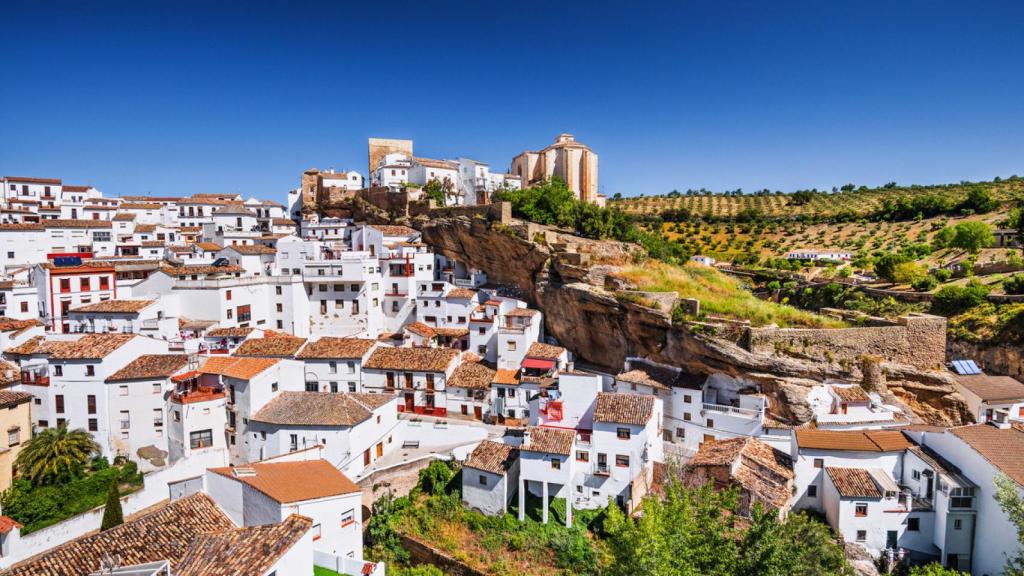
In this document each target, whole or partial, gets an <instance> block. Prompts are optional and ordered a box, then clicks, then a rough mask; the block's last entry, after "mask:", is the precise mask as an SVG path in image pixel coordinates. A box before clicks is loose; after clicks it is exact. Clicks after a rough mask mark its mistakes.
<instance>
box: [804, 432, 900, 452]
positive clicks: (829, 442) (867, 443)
mask: <svg viewBox="0 0 1024 576" xmlns="http://www.w3.org/2000/svg"><path fill="white" fill-rule="evenodd" d="M796 443H797V447H798V448H800V449H811V450H848V451H852V452H900V451H903V450H906V449H907V448H909V447H910V446H911V443H910V441H909V440H907V438H906V436H904V435H903V433H902V432H900V431H898V430H810V429H809V430H797V431H796Z"/></svg>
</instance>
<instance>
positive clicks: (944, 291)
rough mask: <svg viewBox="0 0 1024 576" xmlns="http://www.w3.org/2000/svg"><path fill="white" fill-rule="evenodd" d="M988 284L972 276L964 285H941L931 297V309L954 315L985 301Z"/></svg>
mask: <svg viewBox="0 0 1024 576" xmlns="http://www.w3.org/2000/svg"><path fill="white" fill-rule="evenodd" d="M988 294H989V288H988V286H985V285H984V284H982V283H981V282H978V279H977V278H972V279H971V281H970V282H968V283H967V285H966V286H943V287H942V288H939V291H938V292H936V293H935V298H934V299H932V311H933V312H935V313H937V314H944V315H946V316H955V315H957V314H960V313H961V312H964V311H965V310H969V309H971V308H974V307H975V306H977V305H979V304H981V303H982V302H984V301H985V297H986V296H988Z"/></svg>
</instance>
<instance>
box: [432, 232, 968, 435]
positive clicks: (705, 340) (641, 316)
mask: <svg viewBox="0 0 1024 576" xmlns="http://www.w3.org/2000/svg"><path fill="white" fill-rule="evenodd" d="M414 225H416V226H417V227H419V228H420V230H421V231H422V233H423V240H424V241H425V242H426V243H427V244H429V245H430V246H431V247H432V248H433V249H434V250H435V251H436V252H437V253H440V254H443V255H444V256H446V257H449V258H453V259H456V260H459V261H461V262H464V263H466V264H467V265H468V266H470V267H473V268H477V269H480V270H483V271H484V272H485V273H486V274H487V276H488V279H489V281H491V282H493V283H495V284H500V285H503V286H508V287H510V289H511V292H512V293H515V294H517V295H518V296H520V297H522V298H524V299H526V300H528V301H529V302H530V303H531V304H532V305H534V306H536V307H537V308H539V309H540V310H541V311H542V312H544V318H545V331H546V333H547V334H548V335H549V336H552V337H554V338H555V339H557V340H558V342H559V343H561V344H562V345H564V346H566V347H568V348H569V349H570V350H572V351H573V352H574V353H575V354H576V355H577V356H578V357H579V358H580V359H581V360H583V361H585V362H588V363H590V364H593V365H595V366H597V367H600V368H602V369H605V370H608V371H611V372H615V371H617V370H618V369H619V368H620V367H621V366H622V364H623V361H624V360H625V358H626V357H627V356H639V357H645V358H649V359H651V360H654V361H657V362H662V363H665V364H670V365H674V366H678V367H681V368H683V369H684V370H686V371H688V372H691V373H695V374H712V373H718V372H724V373H727V374H729V375H732V376H740V377H744V378H747V379H749V380H753V381H756V382H758V383H760V384H761V385H762V388H763V389H764V390H765V392H767V393H768V394H769V395H770V396H771V401H770V405H771V408H772V412H773V413H774V414H775V415H776V416H778V417H780V418H786V419H791V420H792V421H794V422H797V423H799V422H806V421H807V420H808V419H809V418H810V417H811V413H810V409H809V407H808V406H807V403H806V395H807V391H808V390H809V389H810V387H811V386H813V385H815V384H817V383H819V382H820V381H821V380H823V379H825V378H836V379H845V380H850V381H856V382H860V381H861V380H862V379H863V378H864V376H865V374H864V373H863V370H862V366H863V365H865V363H864V362H863V361H862V357H863V356H865V355H881V356H882V358H881V359H880V361H879V362H878V365H877V366H873V367H872V368H870V369H869V371H868V372H869V373H868V374H867V379H868V385H869V386H878V381H879V380H882V381H884V382H885V383H884V384H883V385H884V386H886V389H887V391H886V393H885V396H886V397H887V398H890V399H893V400H895V399H899V400H900V401H902V403H903V404H904V405H906V406H908V407H909V408H910V409H912V411H913V413H914V415H916V416H917V419H918V420H919V421H923V422H927V423H934V424H959V423H961V422H965V421H967V418H968V416H967V411H966V407H965V404H964V402H963V399H962V398H960V397H959V396H958V395H957V394H956V393H955V389H954V387H953V384H952V381H951V379H950V378H949V377H948V376H947V375H945V374H944V373H943V372H941V371H938V370H937V369H938V368H940V366H937V365H935V364H937V362H936V359H937V358H941V357H942V356H943V355H944V346H945V341H944V336H943V337H942V338H941V342H938V343H937V342H934V341H932V342H930V343H929V344H928V345H929V346H935V345H938V346H939V347H940V350H939V352H937V353H936V352H934V351H932V353H929V352H927V351H924V350H922V349H921V348H920V347H918V348H917V349H914V350H903V348H905V347H908V346H912V345H913V344H912V343H910V342H908V341H907V334H905V333H897V332H896V330H899V329H900V326H899V325H897V323H893V326H891V328H892V330H893V331H886V328H885V327H880V328H854V329H850V330H851V331H858V332H857V333H856V334H852V333H851V334H833V335H826V337H825V338H824V339H823V340H822V342H819V343H818V345H819V346H821V347H824V346H826V345H827V346H830V347H831V346H834V347H835V349H834V350H830V353H829V354H827V355H826V354H801V353H799V351H795V350H792V349H791V347H787V346H781V347H779V346H775V347H772V346H770V345H767V344H765V342H764V341H763V339H764V338H765V337H772V335H773V334H779V335H781V336H780V338H781V339H783V340H785V341H787V342H790V343H792V341H794V340H797V339H800V340H802V341H807V340H808V338H812V337H813V336H815V335H814V334H812V332H814V331H807V330H805V331H803V332H802V333H801V334H799V335H794V334H791V333H787V332H786V331H785V330H776V331H772V330H764V329H758V330H757V331H756V336H755V337H751V330H750V329H749V328H745V327H742V326H735V325H729V324H703V323H673V322H672V318H671V315H670V311H667V310H665V309H664V306H659V307H658V309H655V308H652V307H650V306H647V305H644V304H643V303H640V302H638V300H639V299H632V298H622V297H621V294H620V293H619V292H618V291H620V290H625V289H630V288H634V287H631V286H628V285H625V284H623V282H622V281H621V280H620V279H618V278H616V277H615V276H614V275H612V274H610V273H611V272H614V270H615V268H616V266H617V265H620V264H625V263H628V262H632V261H635V260H636V259H638V258H640V257H642V256H641V255H642V251H640V249H639V248H637V247H636V246H632V245H629V244H624V243H621V242H602V241H594V240H587V239H582V238H578V237H575V236H572V235H569V234H566V233H564V232H560V231H557V230H553V229H551V228H548V227H543V226H538V225H536V224H531V223H523V222H512V223H510V224H505V223H498V222H491V221H488V220H487V219H485V218H467V217H455V218H435V219H421V220H418V221H416V222H414ZM929 322H936V321H935V320H932V319H924V320H922V322H921V323H920V324H923V325H925V327H924V328H923V329H924V330H926V331H927V330H930V329H929V328H928V326H927V324H928V323H929ZM915 326H916V325H915ZM905 328H906V327H905V326H904V329H905ZM934 328H935V327H934V326H932V327H931V330H932V331H931V332H928V334H931V336H928V337H926V339H931V340H937V339H938V337H936V336H934ZM915 329H917V328H915V327H914V326H911V328H910V330H911V332H912V337H913V338H917V339H920V338H921V337H920V335H919V333H915V332H913V330H915ZM939 329H940V330H941V333H942V334H944V331H945V325H944V322H943V323H942V324H941V327H940V328H939ZM833 330H845V329H833ZM905 331H906V330H905ZM766 335H767V336H766ZM835 336H841V337H838V338H836V337H835ZM752 340H756V345H752V344H751V341H752ZM833 340H835V342H836V343H833V342H832V341H833ZM880 352H884V354H879V353H880ZM906 362H915V363H917V364H918V365H915V364H913V363H906ZM938 364H941V362H938ZM883 375H884V378H882V376H883Z"/></svg>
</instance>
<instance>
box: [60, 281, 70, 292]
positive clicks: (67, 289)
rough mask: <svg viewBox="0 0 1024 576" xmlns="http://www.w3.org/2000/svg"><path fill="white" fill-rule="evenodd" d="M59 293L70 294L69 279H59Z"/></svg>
mask: <svg viewBox="0 0 1024 576" xmlns="http://www.w3.org/2000/svg"><path fill="white" fill-rule="evenodd" d="M60 291H61V292H71V279H70V278H61V279H60Z"/></svg>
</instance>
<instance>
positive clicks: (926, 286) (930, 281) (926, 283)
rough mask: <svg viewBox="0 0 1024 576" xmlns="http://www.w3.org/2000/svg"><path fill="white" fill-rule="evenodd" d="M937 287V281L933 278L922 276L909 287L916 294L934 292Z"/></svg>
mask: <svg viewBox="0 0 1024 576" xmlns="http://www.w3.org/2000/svg"><path fill="white" fill-rule="evenodd" d="M938 285H939V281H938V280H936V279H935V278H934V277H933V276H923V277H921V278H918V279H916V280H914V282H913V283H912V284H911V285H910V286H911V287H912V288H913V289H914V290H917V291H918V292H928V291H929V290H934V289H935V287H936V286H938Z"/></svg>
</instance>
